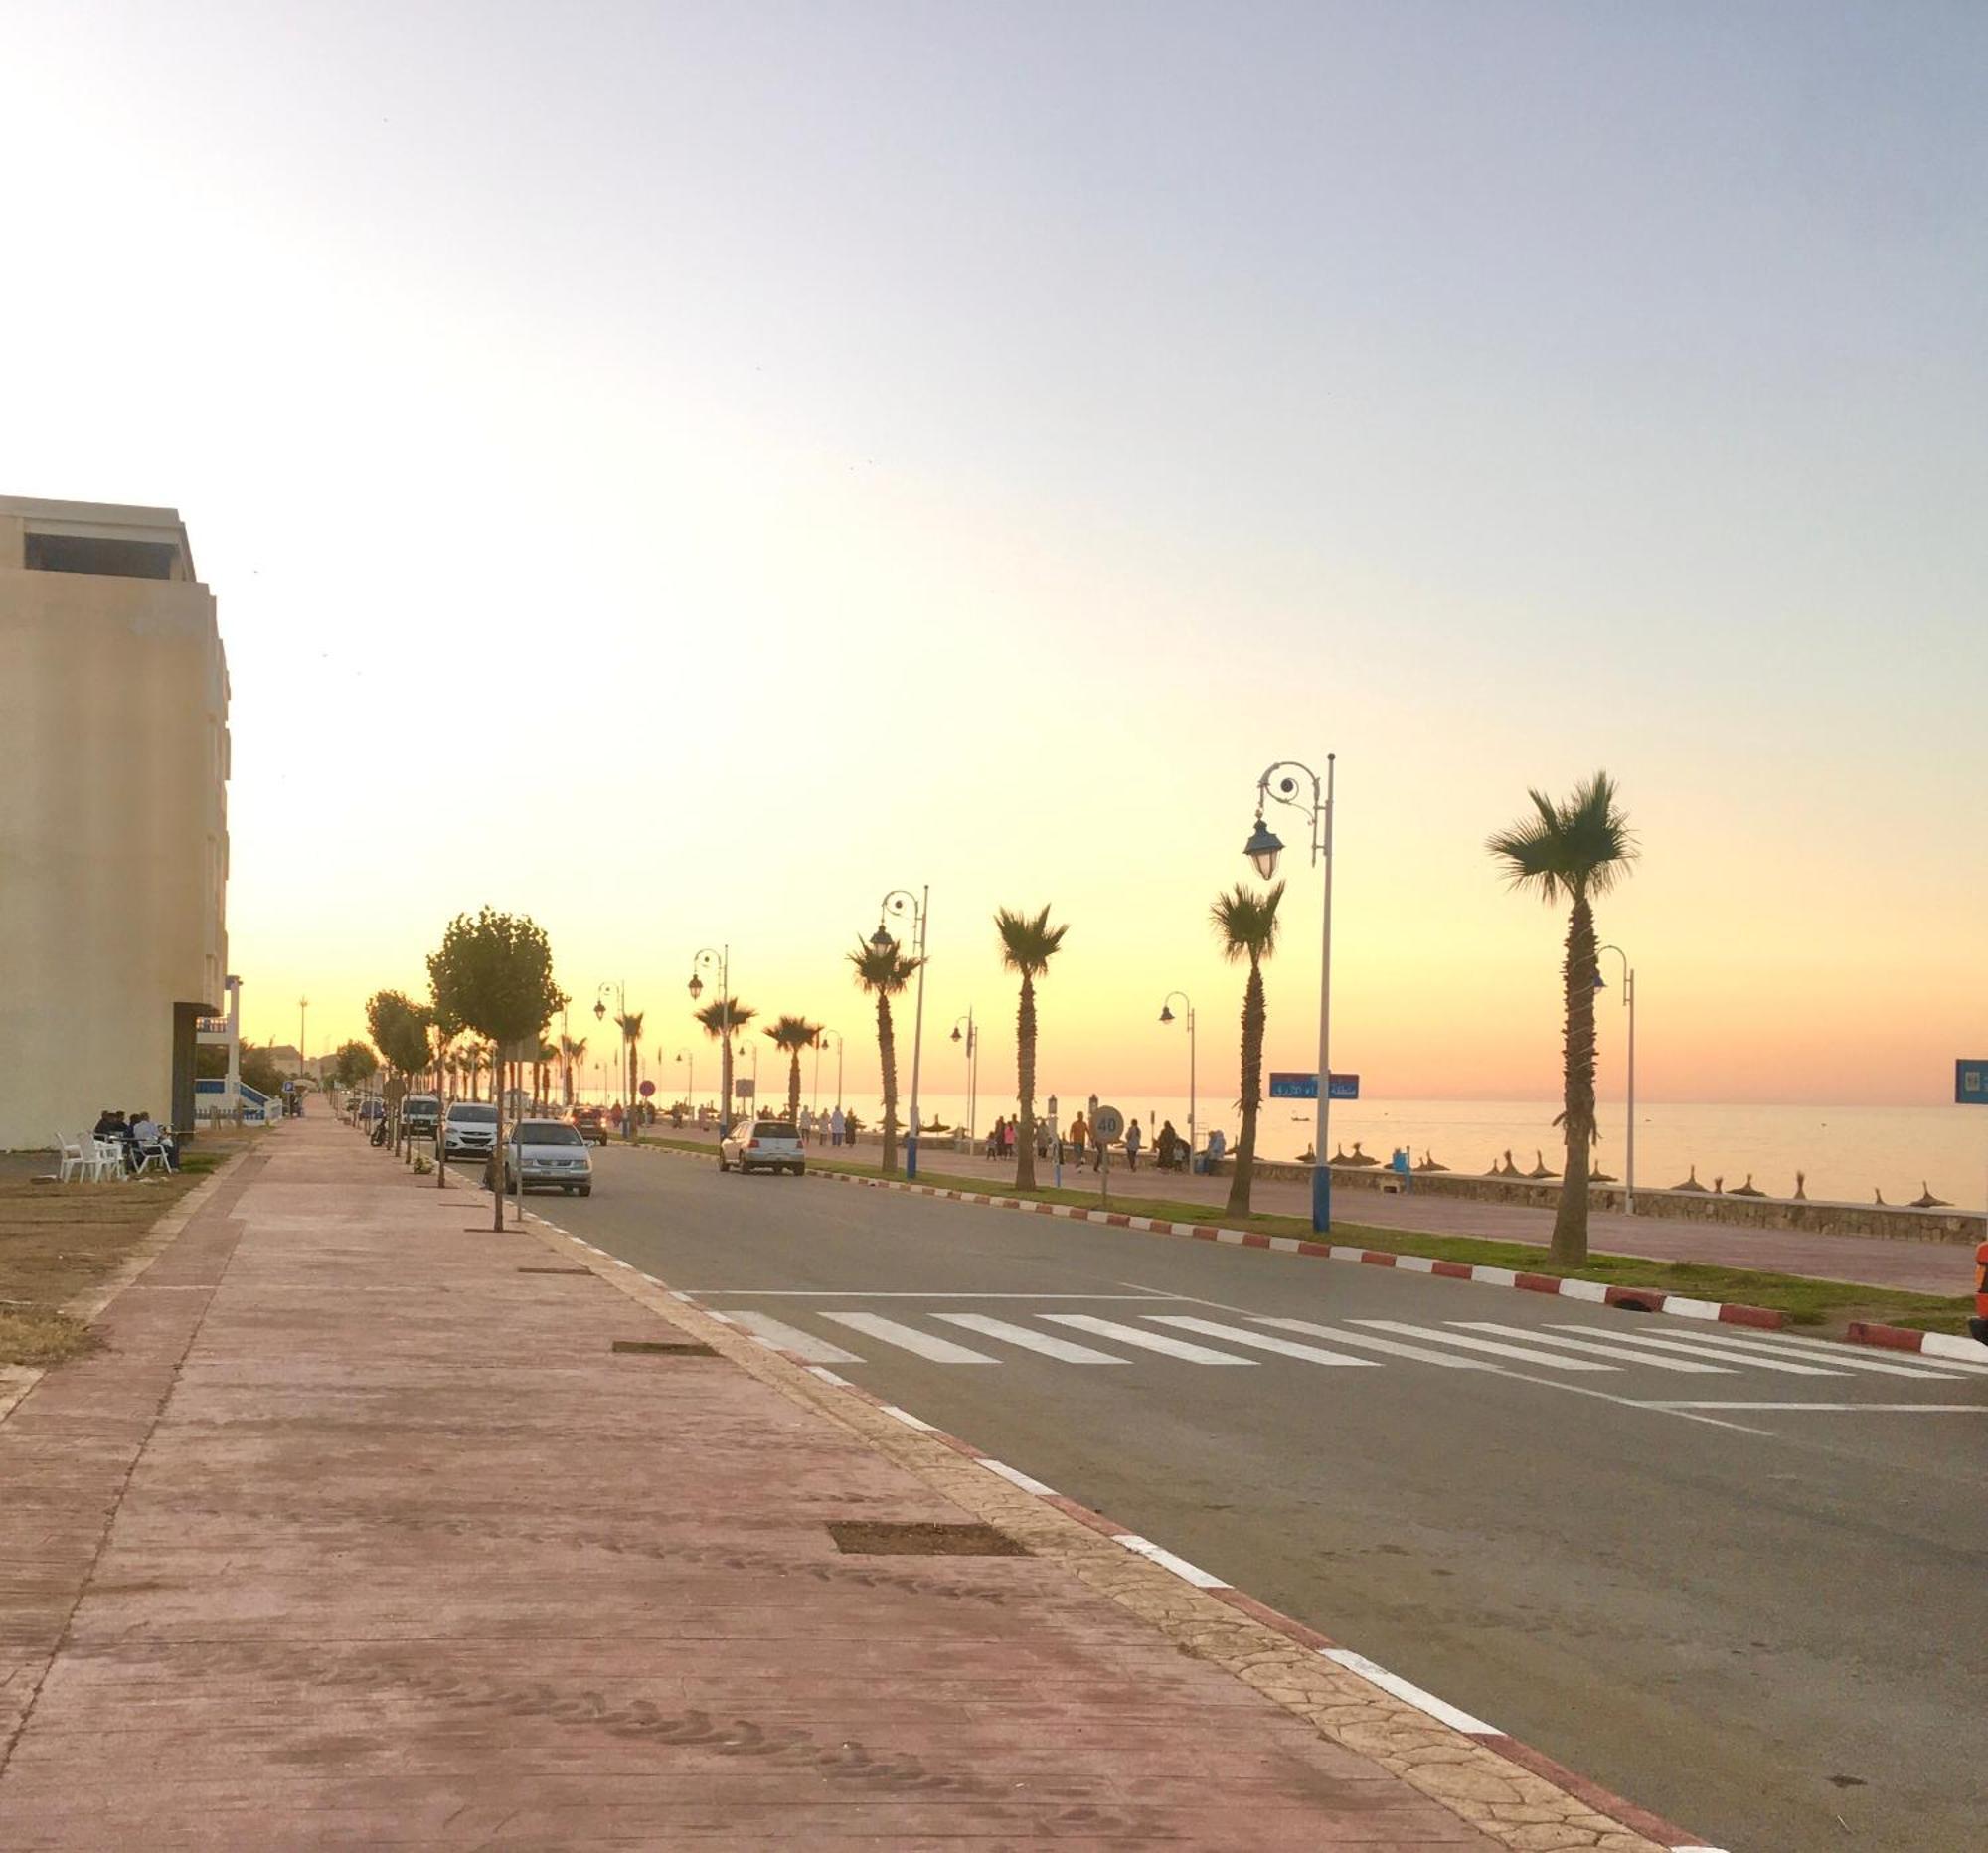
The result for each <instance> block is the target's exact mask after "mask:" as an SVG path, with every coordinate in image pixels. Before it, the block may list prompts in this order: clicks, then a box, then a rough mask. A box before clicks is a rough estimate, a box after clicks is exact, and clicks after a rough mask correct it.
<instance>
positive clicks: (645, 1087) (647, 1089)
mask: <svg viewBox="0 0 1988 1853" xmlns="http://www.w3.org/2000/svg"><path fill="white" fill-rule="evenodd" d="M635 1092H636V1093H637V1094H639V1095H641V1096H642V1098H643V1099H645V1100H646V1099H649V1098H651V1097H652V1096H653V1095H654V1094H655V1092H656V1084H655V1083H654V1082H653V1081H645V1082H643V1084H642V1085H641V1086H640V1087H639V1088H637V1089H636V1090H635Z"/></svg>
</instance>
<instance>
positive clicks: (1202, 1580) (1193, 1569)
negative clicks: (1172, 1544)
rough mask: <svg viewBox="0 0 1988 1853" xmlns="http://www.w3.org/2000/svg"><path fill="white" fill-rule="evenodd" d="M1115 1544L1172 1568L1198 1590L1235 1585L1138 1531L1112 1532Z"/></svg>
mask: <svg viewBox="0 0 1988 1853" xmlns="http://www.w3.org/2000/svg"><path fill="white" fill-rule="evenodd" d="M1111 1542H1112V1543H1113V1544H1122V1545H1123V1546H1124V1547H1125V1549H1126V1550H1128V1551H1130V1552H1132V1553H1133V1555H1134V1556H1137V1557H1143V1558H1145V1559H1146V1561H1147V1562H1148V1563H1153V1564H1158V1565H1159V1567H1160V1568H1161V1569H1162V1570H1171V1571H1172V1572H1173V1573H1174V1575H1175V1576H1177V1577H1178V1578H1180V1580H1181V1581H1182V1582H1183V1583H1192V1584H1193V1585H1194V1587H1195V1588H1196V1589H1198V1590H1226V1589H1229V1588H1231V1587H1233V1586H1232V1585H1230V1584H1227V1583H1225V1582H1223V1580H1222V1579H1221V1578H1220V1577H1211V1576H1210V1575H1209V1574H1208V1572H1207V1571H1205V1570H1203V1569H1202V1568H1201V1566H1200V1565H1199V1564H1190V1563H1189V1562H1188V1561H1187V1559H1186V1558H1184V1557H1176V1556H1175V1555H1174V1554H1173V1553H1172V1552H1171V1551H1169V1550H1166V1549H1164V1548H1163V1547H1161V1546H1160V1545H1157V1544H1155V1543H1154V1542H1153V1541H1152V1539H1150V1538H1142V1537H1140V1536H1139V1534H1138V1533H1137V1532H1136V1531H1117V1532H1113V1533H1112V1534H1111Z"/></svg>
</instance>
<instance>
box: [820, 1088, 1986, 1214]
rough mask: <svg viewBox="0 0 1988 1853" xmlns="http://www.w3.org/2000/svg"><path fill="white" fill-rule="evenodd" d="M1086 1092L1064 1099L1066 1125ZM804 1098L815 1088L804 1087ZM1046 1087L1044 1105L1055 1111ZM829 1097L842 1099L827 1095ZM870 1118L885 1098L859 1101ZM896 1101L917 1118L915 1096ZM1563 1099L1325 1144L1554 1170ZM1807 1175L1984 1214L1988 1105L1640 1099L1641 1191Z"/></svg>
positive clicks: (1298, 1138)
mask: <svg viewBox="0 0 1988 1853" xmlns="http://www.w3.org/2000/svg"><path fill="white" fill-rule="evenodd" d="M1085 1097H1086V1096H1085V1095H1063V1096H1061V1098H1060V1102H1059V1104H1060V1107H1061V1116H1062V1118H1063V1120H1064V1121H1065V1122H1066V1123H1067V1122H1068V1120H1069V1118H1070V1114H1071V1110H1072V1108H1073V1107H1074V1106H1075V1105H1077V1104H1080V1103H1081V1102H1082V1100H1083V1099H1084V1098H1085ZM1101 1097H1103V1098H1104V1099H1106V1100H1108V1101H1109V1102H1110V1103H1111V1104H1112V1105H1114V1106H1116V1107H1117V1108H1118V1109H1119V1111H1120V1112H1122V1113H1123V1114H1124V1115H1125V1117H1126V1118H1127V1119H1128V1120H1131V1119H1137V1120H1138V1121H1139V1122H1140V1124H1141V1128H1142V1129H1143V1130H1144V1132H1145V1133H1146V1136H1147V1141H1148V1143H1149V1144H1150V1142H1151V1138H1152V1134H1153V1131H1154V1130H1155V1128H1156V1127H1157V1126H1159V1125H1160V1124H1163V1123H1164V1122H1165V1121H1166V1120H1168V1119H1171V1120H1172V1121H1173V1123H1174V1126H1175V1129H1176V1130H1177V1131H1179V1132H1180V1133H1181V1134H1182V1135H1183V1136H1185V1135H1186V1132H1187V1129H1188V1102H1187V1098H1186V1096H1185V1095H1181V1096H1172V1095H1160V1094H1154V1095H1126V1094H1122V1093H1119V1094H1110V1093H1106V1094H1104V1095H1102V1096H1101ZM802 1099H803V1103H805V1102H806V1100H807V1096H806V1095H803V1096H802ZM1047 1099H1048V1091H1047V1090H1046V1091H1045V1093H1044V1095H1043V1096H1042V1098H1040V1099H1038V1101H1037V1103H1036V1107H1037V1111H1038V1113H1042V1112H1044V1111H1046V1104H1047ZM824 1103H825V1104H831V1105H832V1104H833V1101H826V1102H824ZM853 1104H854V1105H855V1107H856V1110H857V1111H858V1112H859V1113H862V1114H864V1115H865V1117H866V1119H867V1120H868V1121H869V1122H871V1123H874V1122H875V1120H876V1118H877V1116H878V1114H879V1111H880V1103H878V1102H873V1101H865V1100H856V1101H854V1102H853ZM918 1105H919V1114H918V1116H919V1117H920V1118H921V1119H923V1120H924V1121H925V1123H926V1124H927V1125H929V1124H930V1123H931V1121H932V1119H933V1118H934V1116H936V1117H937V1118H939V1119H941V1120H943V1121H945V1122H946V1123H947V1124H948V1125H956V1124H960V1123H963V1122H964V1120H965V1118H966V1110H967V1100H966V1096H965V1095H951V1094H927V1095H924V1097H923V1098H922V1099H921V1100H920V1101H919V1103H918ZM1198 1105H1199V1111H1200V1131H1201V1136H1202V1138H1203V1139H1204V1140H1205V1139H1206V1138H1207V1137H1208V1134H1209V1132H1210V1131H1211V1130H1212V1129H1213V1128H1214V1127H1216V1126H1220V1127H1222V1129H1223V1131H1224V1132H1225V1133H1226V1134H1227V1135H1228V1138H1229V1141H1230V1143H1231V1145H1232V1146H1233V1145H1234V1143H1235V1141H1236V1132H1237V1124H1238V1118H1239V1115H1238V1113H1237V1111H1236V1107H1235V1105H1234V1103H1233V1101H1228V1100H1222V1099H1220V1098H1210V1097H1207V1096H1203V1097H1202V1098H1201V1100H1200V1101H1199V1102H1198ZM900 1110H901V1111H902V1112H905V1113H906V1114H907V1115H909V1112H910V1101H909V1100H906V1101H904V1102H903V1103H902V1105H901V1107H900ZM1013 1110H1014V1102H1013V1101H1012V1100H1010V1099H1005V1098H1002V1097H1000V1096H990V1095H984V1094H983V1095H982V1096H981V1097H980V1100H979V1102H978V1114H977V1121H976V1130H978V1131H980V1132H984V1131H985V1130H986V1129H987V1127H988V1125H989V1124H991V1123H992V1121H993V1119H994V1116H995V1114H996V1113H1003V1112H1012V1111H1013ZM1559 1111H1560V1104H1559V1102H1558V1101H1553V1102H1548V1101H1544V1100H1389V1099H1374V1100H1335V1101H1333V1102H1332V1113H1331V1121H1330V1126H1331V1129H1330V1131H1329V1133H1328V1135H1327V1143H1328V1145H1329V1146H1330V1147H1332V1148H1333V1149H1334V1150H1336V1151H1344V1152H1345V1153H1346V1154H1347V1155H1349V1156H1350V1155H1351V1154H1352V1153H1353V1151H1354V1148H1355V1147H1356V1146H1358V1147H1359V1148H1360V1149H1361V1150H1362V1151H1364V1152H1365V1153H1367V1154H1368V1155H1369V1156H1371V1157H1375V1158H1379V1159H1380V1160H1382V1162H1383V1163H1385V1162H1386V1161H1387V1159H1388V1157H1389V1156H1390V1154H1391V1153H1393V1152H1394V1151H1395V1150H1396V1149H1397V1148H1398V1147H1401V1146H1407V1147H1408V1149H1409V1151H1410V1152H1412V1153H1413V1156H1414V1161H1415V1162H1416V1163H1417V1164H1419V1163H1420V1162H1421V1161H1422V1159H1423V1158H1424V1157H1425V1156H1426V1155H1428V1154H1431V1153H1432V1154H1433V1155H1434V1157H1435V1159H1436V1161H1437V1162H1438V1163H1440V1164H1443V1165H1447V1166H1448V1167H1449V1169H1450V1170H1452V1171H1466V1172H1480V1173H1481V1172H1485V1171H1489V1170H1490V1169H1491V1168H1492V1167H1493V1166H1494V1165H1502V1164H1503V1163H1504V1162H1505V1157H1506V1154H1507V1153H1508V1152H1509V1153H1510V1154H1511V1159H1512V1162H1513V1163H1514V1164H1515V1165H1517V1166H1518V1168H1519V1169H1520V1170H1521V1171H1532V1170H1534V1169H1535V1168H1536V1166H1537V1165H1539V1164H1541V1163H1544V1164H1545V1165H1546V1166H1547V1167H1548V1168H1549V1169H1552V1170H1555V1171H1558V1170H1559V1169H1560V1165H1561V1159H1562V1156H1563V1148H1562V1143H1561V1136H1560V1130H1559V1128H1558V1127H1557V1126H1555V1124H1554V1123H1553V1122H1554V1116H1555V1115H1556V1114H1557V1113H1558V1112H1559ZM1312 1113H1313V1108H1312V1106H1311V1103H1310V1102H1309V1101H1298V1100H1265V1101H1264V1102H1263V1109H1262V1114H1261V1117H1260V1118H1259V1120H1258V1122H1257V1146H1256V1148H1257V1150H1258V1152H1259V1153H1261V1155H1262V1156H1264V1157H1266V1158H1296V1157H1298V1156H1300V1155H1301V1154H1302V1153H1304V1152H1305V1151H1307V1150H1308V1149H1309V1148H1310V1145H1311V1142H1312V1130H1313V1118H1312ZM1600 1126H1601V1143H1600V1145H1599V1146H1598V1147H1597V1148H1596V1150H1595V1155H1594V1162H1595V1166H1596V1168H1597V1169H1598V1170H1602V1171H1606V1172H1608V1173H1610V1174H1611V1175H1613V1176H1615V1177H1620V1176H1621V1175H1622V1171H1623V1157H1624V1147H1625V1143H1626V1141H1625V1138H1624V1133H1625V1131H1626V1129H1627V1128H1626V1121H1625V1117H1624V1113H1623V1108H1622V1105H1621V1103H1620V1101H1616V1102H1613V1103H1609V1102H1606V1101H1604V1102H1603V1103H1602V1105H1601V1108H1600ZM1798 1173H1799V1174H1800V1175H1801V1176H1802V1179H1803V1188H1804V1190H1805V1192H1806V1194H1807V1195H1808V1196H1809V1197H1811V1198H1814V1199H1817V1200H1821V1201H1829V1202H1838V1203H1866V1204H1868V1203H1871V1202H1873V1201H1875V1200H1876V1198H1877V1197H1878V1195H1879V1194H1880V1193H1882V1194H1883V1196H1884V1199H1885V1201H1886V1202H1887V1203H1888V1204H1908V1203H1911V1202H1912V1201H1913V1200H1914V1199H1916V1198H1917V1197H1919V1196H1920V1195H1921V1194H1922V1193H1926V1192H1930V1194H1931V1195H1933V1196H1935V1197H1938V1198H1941V1199H1943V1200H1945V1201H1946V1202H1948V1203H1951V1204H1953V1205H1954V1206H1955V1207H1956V1208H1959V1209H1965V1210H1975V1211H1979V1210H1981V1209H1982V1208H1983V1207H1984V1204H1988V1110H1984V1109H1981V1108H1969V1107H1965V1106H1756V1105H1745V1106H1721V1105H1709V1104H1684V1103H1678V1104H1671V1103H1651V1104H1645V1103H1643V1102H1640V1101H1639V1102H1638V1103H1637V1107H1636V1180H1635V1181H1636V1183H1637V1184H1638V1185H1639V1186H1641V1187H1643V1188H1644V1189H1650V1190H1654V1189H1662V1188H1667V1187H1668V1186H1670V1185H1673V1184H1682V1183H1683V1182H1684V1181H1685V1180H1686V1179H1687V1178H1688V1177H1691V1176H1693V1175H1696V1177H1697V1179H1698V1181H1699V1182H1700V1183H1701V1184H1703V1185H1704V1186H1705V1187H1706V1189H1708V1190H1711V1189H1713V1188H1714V1187H1715V1185H1720V1186H1723V1187H1724V1188H1725V1189H1727V1190H1732V1189H1734V1188H1736V1187H1740V1186H1743V1185H1745V1184H1746V1183H1747V1182H1749V1181H1750V1182H1751V1183H1752V1185H1753V1187H1754V1188H1755V1189H1756V1190H1761V1191H1764V1192H1765V1193H1766V1194H1767V1195H1768V1196H1770V1197H1786V1196H1792V1195H1793V1194H1794V1190H1795V1178H1796V1175H1797V1174H1798Z"/></svg>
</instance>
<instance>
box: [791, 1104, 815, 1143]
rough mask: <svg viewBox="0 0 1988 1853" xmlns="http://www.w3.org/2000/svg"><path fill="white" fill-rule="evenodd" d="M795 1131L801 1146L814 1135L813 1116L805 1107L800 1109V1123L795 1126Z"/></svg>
mask: <svg viewBox="0 0 1988 1853" xmlns="http://www.w3.org/2000/svg"><path fill="white" fill-rule="evenodd" d="M795 1130H796V1131H798V1132H799V1133H800V1135H801V1143H802V1144H803V1145H805V1144H806V1143H807V1142H808V1140H809V1139H810V1138H811V1137H812V1136H813V1134H814V1114H813V1113H812V1112H810V1111H809V1110H808V1109H807V1108H806V1107H805V1106H803V1107H802V1108H801V1116H800V1122H799V1124H798V1125H797V1126H796V1128H795Z"/></svg>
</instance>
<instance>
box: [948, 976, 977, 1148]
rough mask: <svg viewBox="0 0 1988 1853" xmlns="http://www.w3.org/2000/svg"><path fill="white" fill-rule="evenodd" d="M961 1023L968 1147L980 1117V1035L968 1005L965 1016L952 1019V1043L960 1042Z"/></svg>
mask: <svg viewBox="0 0 1988 1853" xmlns="http://www.w3.org/2000/svg"><path fill="white" fill-rule="evenodd" d="M962 1023H964V1024H965V1025H966V1035H965V1037H964V1039H963V1040H964V1041H965V1044H966V1048H965V1051H964V1053H965V1056H966V1142H967V1144H968V1146H969V1147H970V1146H971V1145H972V1143H973V1128H974V1122H975V1121H976V1120H977V1119H978V1118H979V1116H980V1035H979V1032H978V1031H977V1030H976V1029H975V1028H974V1026H973V1010H972V1007H971V1006H970V1005H969V1006H968V1008H967V1012H966V1014H965V1016H963V1017H954V1018H953V1020H952V1040H953V1041H954V1042H959V1041H961V1040H962V1038H961V1036H960V1033H959V1026H960V1025H961V1024H962Z"/></svg>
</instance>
